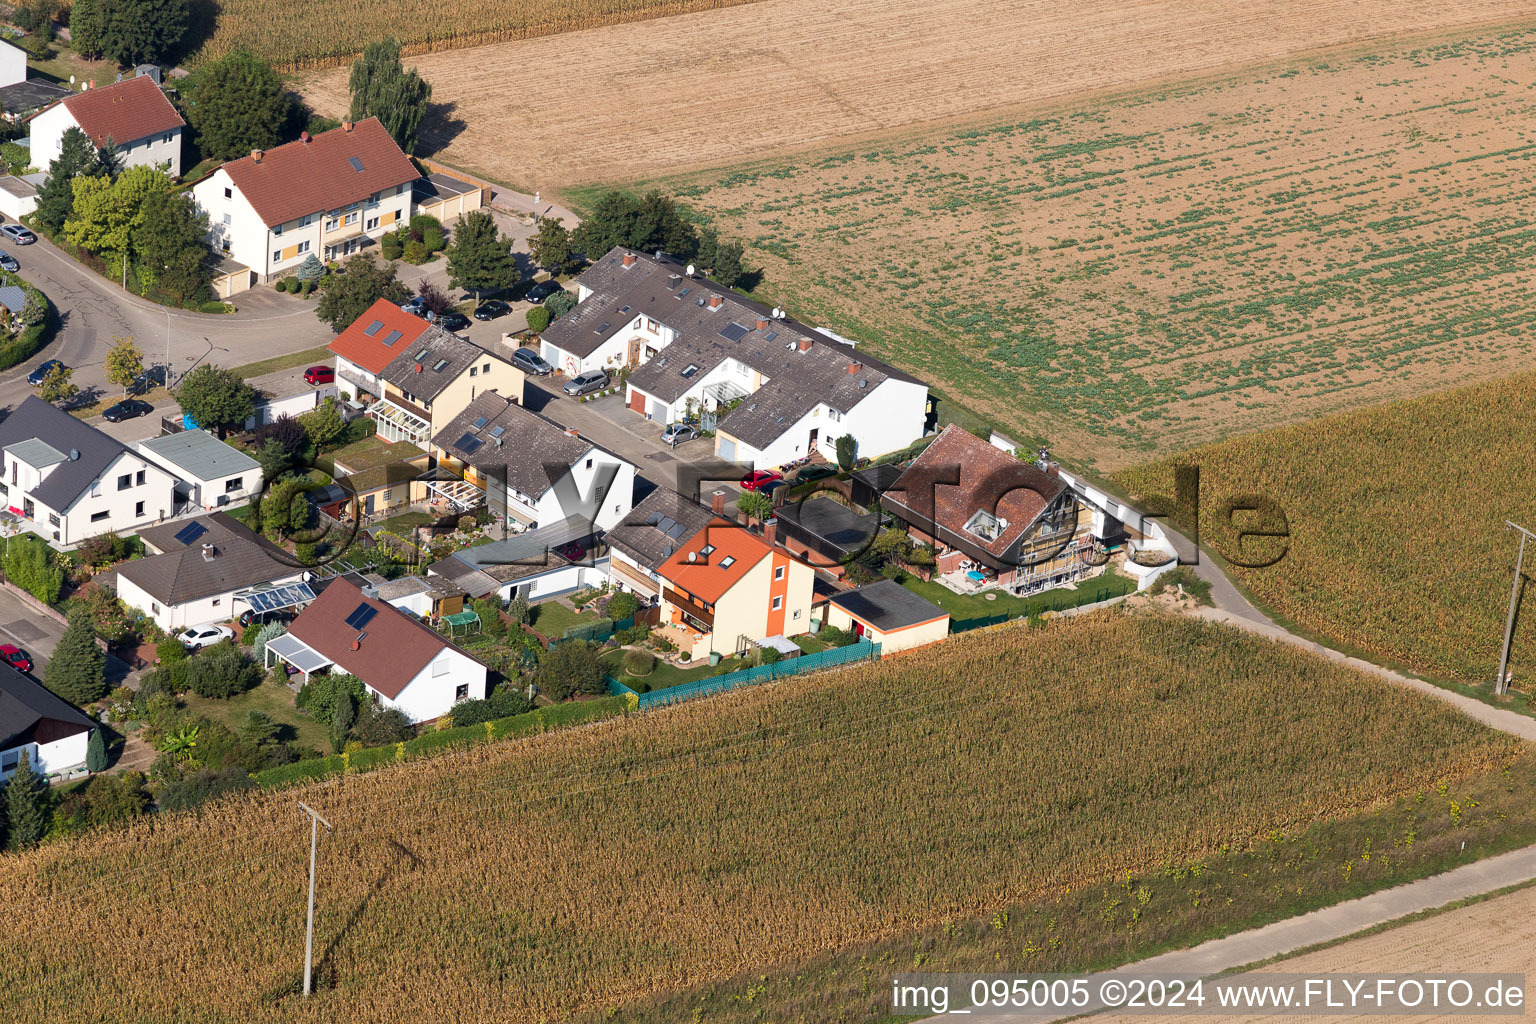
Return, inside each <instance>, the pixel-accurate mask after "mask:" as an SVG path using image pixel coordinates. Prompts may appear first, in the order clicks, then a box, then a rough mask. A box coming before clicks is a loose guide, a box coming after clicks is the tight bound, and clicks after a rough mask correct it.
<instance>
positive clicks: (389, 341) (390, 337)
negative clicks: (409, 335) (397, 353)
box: [384, 331, 401, 345]
mask: <svg viewBox="0 0 1536 1024" xmlns="http://www.w3.org/2000/svg"><path fill="white" fill-rule="evenodd" d="M400 338H401V334H400V332H399V331H390V332H389V333H388V334H386V335H384V344H385V345H393V344H394V343H395V342H397V341H399V340H400Z"/></svg>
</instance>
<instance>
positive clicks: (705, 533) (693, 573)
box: [656, 518, 773, 604]
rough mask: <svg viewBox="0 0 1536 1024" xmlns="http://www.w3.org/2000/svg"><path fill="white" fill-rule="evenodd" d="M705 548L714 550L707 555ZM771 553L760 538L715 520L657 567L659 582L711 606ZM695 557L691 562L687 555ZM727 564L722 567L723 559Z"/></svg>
mask: <svg viewBox="0 0 1536 1024" xmlns="http://www.w3.org/2000/svg"><path fill="white" fill-rule="evenodd" d="M705 547H713V548H714V550H713V551H711V552H709V553H708V554H706V553H705V552H704V550H703V549H704V548H705ZM772 553H773V549H772V548H770V547H769V546H768V545H767V544H766V543H765V542H764V541H763V539H762V538H761V537H759V536H757V534H755V533H751V532H749V531H748V530H746V529H745V528H743V527H742V525H741V524H740V523H733V522H731V521H730V520H729V519H721V518H716V519H712V520H710V522H709V525H708V526H706V527H704V529H702V530H700V531H699V532H698V533H696V534H694V535H693V536H692V537H689V538H688V539H687V540H686V541H684V542H683V543H682V545H681V546H680V547H678V549H677V550H676V551H674V552H673V553H672V554H671V556H670V557H669V558H667V560H666V561H664V562H662V563H661V565H659V566H658V567H657V568H656V572H657V574H658V575H659V576H661V578H662V579H664V580H666V581H667V582H668V583H670V584H672V586H673V587H674V588H675V589H677V590H681V591H685V592H686V593H688V594H691V595H692V596H693V597H695V598H697V599H698V600H700V601H702V602H704V603H705V604H714V603H715V602H716V601H718V600H720V598H722V597H724V596H725V593H726V591H728V590H730V589H731V588H732V587H734V586H735V585H736V584H737V583H738V582H740V581H741V578H742V577H743V576H745V575H746V574H747V573H748V572H750V571H751V569H752V567H753V566H755V565H757V563H759V562H761V561H762V560H763V559H765V558H767V557H768V556H769V555H771V554H772ZM689 555H692V556H694V560H693V561H689V560H688V556H689ZM727 559H729V560H730V564H728V565H727V564H725V563H726V560H727Z"/></svg>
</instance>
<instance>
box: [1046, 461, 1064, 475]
mask: <svg viewBox="0 0 1536 1024" xmlns="http://www.w3.org/2000/svg"><path fill="white" fill-rule="evenodd" d="M1045 472H1046V475H1047V476H1061V466H1060V465H1058V464H1057V463H1054V462H1053V463H1051V465H1050V467H1049V468H1048V469H1046V471H1045Z"/></svg>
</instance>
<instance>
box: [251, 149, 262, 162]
mask: <svg viewBox="0 0 1536 1024" xmlns="http://www.w3.org/2000/svg"><path fill="white" fill-rule="evenodd" d="M261 157H262V152H261V150H259V149H253V150H251V162H252V163H258V164H259V163H261Z"/></svg>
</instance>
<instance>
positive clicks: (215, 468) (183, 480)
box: [138, 430, 261, 512]
mask: <svg viewBox="0 0 1536 1024" xmlns="http://www.w3.org/2000/svg"><path fill="white" fill-rule="evenodd" d="M138 447H139V451H140V452H142V453H143V454H144V455H145V456H146V457H147V458H148V459H149V460H150V461H151V462H153V463H155V464H156V465H158V466H160V467H161V468H162V469H164V470H165V471H166V472H168V473H170V474H171V475H172V476H174V477H175V478H176V507H177V508H178V509H180V508H181V507H183V506H184V505H188V504H191V505H194V506H197V507H200V508H202V509H204V510H206V511H210V512H211V511H213V510H214V509H216V508H222V507H223V506H225V505H230V504H234V503H238V502H244V501H245V500H246V499H247V498H250V497H252V496H254V495H257V494H260V493H261V464H260V463H258V462H257V461H256V460H255V459H253V458H251V457H250V456H249V455H247V454H245V453H244V452H242V451H240V450H239V449H238V448H235V447H232V446H230V445H227V444H225V443H224V442H223V441H220V440H219V439H218V438H216V437H214V436H213V435H212V434H210V433H209V432H208V431H206V430H183V431H180V432H179V433H175V434H166V435H164V436H162V437H152V438H149V439H148V440H147V441H140V442H139V445H138Z"/></svg>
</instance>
